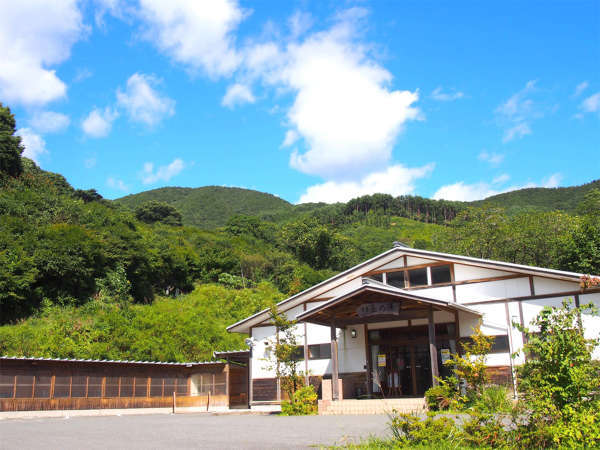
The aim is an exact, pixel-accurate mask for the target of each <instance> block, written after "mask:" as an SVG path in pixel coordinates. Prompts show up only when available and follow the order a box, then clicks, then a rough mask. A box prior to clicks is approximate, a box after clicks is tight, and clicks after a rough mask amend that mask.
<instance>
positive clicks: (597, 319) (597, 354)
mask: <svg viewBox="0 0 600 450" xmlns="http://www.w3.org/2000/svg"><path fill="white" fill-rule="evenodd" d="M588 303H593V304H594V305H596V308H597V309H598V311H600V294H585V295H580V296H579V304H580V305H585V304H588ZM599 314H600V312H599ZM581 319H582V323H583V329H584V336H585V337H586V338H588V339H597V338H598V337H600V316H599V315H598V314H596V315H591V314H583V316H582V318H581ZM593 357H594V359H600V346H599V347H596V349H595V350H594V353H593Z"/></svg>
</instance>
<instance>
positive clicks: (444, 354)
mask: <svg viewBox="0 0 600 450" xmlns="http://www.w3.org/2000/svg"><path fill="white" fill-rule="evenodd" d="M440 355H441V356H442V364H444V363H445V362H446V361H448V360H449V359H450V349H448V348H443V349H441V350H440Z"/></svg>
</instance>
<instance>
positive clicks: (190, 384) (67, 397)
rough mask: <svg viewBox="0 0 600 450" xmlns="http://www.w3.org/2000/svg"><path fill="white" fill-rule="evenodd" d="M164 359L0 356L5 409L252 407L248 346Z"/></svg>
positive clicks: (0, 405)
mask: <svg viewBox="0 0 600 450" xmlns="http://www.w3.org/2000/svg"><path fill="white" fill-rule="evenodd" d="M215 357H216V358H219V359H222V360H224V361H221V362H218V361H208V362H189V363H165V362H148V361H105V360H82V359H46V358H13V357H0V411H39V410H66V409H110V408H117V409H118V408H161V407H162V408H165V407H168V408H171V407H173V404H174V402H175V405H176V406H177V407H180V408H181V407H199V408H202V409H204V408H206V409H207V410H208V409H215V408H217V409H220V408H225V409H226V408H235V407H247V405H248V395H247V392H248V385H247V380H248V375H247V360H248V352H247V351H246V352H222V353H215Z"/></svg>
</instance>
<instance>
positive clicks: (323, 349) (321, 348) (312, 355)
mask: <svg viewBox="0 0 600 450" xmlns="http://www.w3.org/2000/svg"><path fill="white" fill-rule="evenodd" d="M330 358H331V344H315V345H309V346H308V359H330Z"/></svg>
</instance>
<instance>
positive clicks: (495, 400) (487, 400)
mask: <svg viewBox="0 0 600 450" xmlns="http://www.w3.org/2000/svg"><path fill="white" fill-rule="evenodd" d="M508 395H509V394H508V389H507V388H505V387H504V386H487V387H485V388H483V390H482V391H481V395H480V396H479V397H478V398H477V399H476V400H475V403H474V404H473V407H474V409H475V410H476V411H479V412H483V413H497V412H510V410H511V407H512V402H511V400H510V398H509V396H508Z"/></svg>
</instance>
